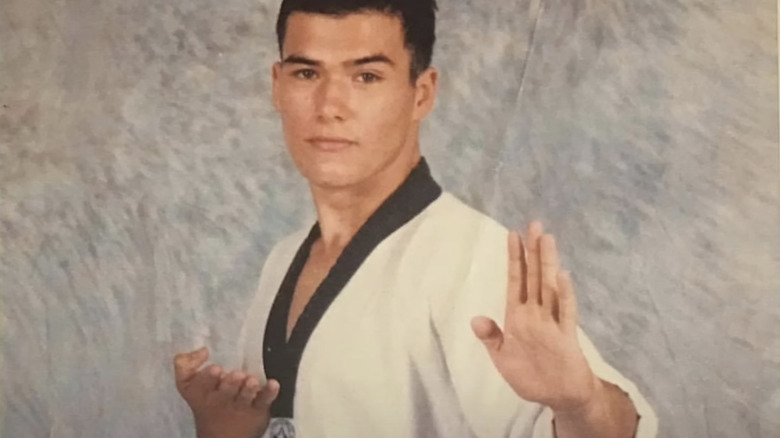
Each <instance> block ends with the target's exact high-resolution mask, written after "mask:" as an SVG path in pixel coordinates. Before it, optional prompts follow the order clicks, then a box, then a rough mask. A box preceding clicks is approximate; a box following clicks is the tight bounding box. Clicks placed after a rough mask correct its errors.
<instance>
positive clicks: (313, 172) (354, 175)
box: [301, 161, 366, 189]
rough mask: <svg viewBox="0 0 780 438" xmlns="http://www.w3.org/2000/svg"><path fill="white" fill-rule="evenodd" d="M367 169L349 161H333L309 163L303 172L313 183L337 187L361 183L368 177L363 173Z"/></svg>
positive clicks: (325, 186)
mask: <svg viewBox="0 0 780 438" xmlns="http://www.w3.org/2000/svg"><path fill="white" fill-rule="evenodd" d="M361 170H362V172H361ZM365 170H366V169H365V168H363V169H360V168H356V167H355V166H354V165H350V164H348V163H344V162H333V161H331V162H326V163H322V162H314V163H311V162H310V163H307V165H305V166H304V167H303V168H302V169H301V173H302V174H303V177H304V178H306V180H308V181H309V184H311V185H314V186H317V187H322V188H333V189H336V188H342V187H348V186H352V185H355V184H357V183H359V182H360V181H362V180H363V179H364V178H365V177H366V175H364V174H363V172H364V171H365Z"/></svg>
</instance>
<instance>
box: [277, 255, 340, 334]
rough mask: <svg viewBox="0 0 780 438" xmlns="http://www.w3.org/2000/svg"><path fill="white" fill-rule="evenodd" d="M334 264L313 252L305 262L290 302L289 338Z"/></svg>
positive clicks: (288, 318) (288, 316)
mask: <svg viewBox="0 0 780 438" xmlns="http://www.w3.org/2000/svg"><path fill="white" fill-rule="evenodd" d="M332 265H333V261H332V260H331V259H328V258H325V257H319V256H316V255H314V254H312V256H311V257H309V259H308V260H307V261H306V264H304V266H303V269H302V270H301V274H300V276H299V277H298V281H297V282H296V284H295V291H294V292H293V296H292V302H291V303H290V312H289V314H288V315H287V327H286V328H287V332H286V333H287V338H288V339H289V337H290V334H291V333H292V330H293V328H294V327H295V324H296V323H297V321H298V318H299V317H300V316H301V314H302V313H303V311H304V309H305V308H306V305H307V304H308V303H309V301H311V297H312V296H313V295H314V293H315V292H316V291H317V288H318V287H319V285H320V284H321V283H322V281H323V280H324V279H325V277H326V276H327V275H328V271H329V270H330V268H331V266H332Z"/></svg>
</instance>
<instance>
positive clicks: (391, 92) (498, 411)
mask: <svg viewBox="0 0 780 438" xmlns="http://www.w3.org/2000/svg"><path fill="white" fill-rule="evenodd" d="M435 9H436V6H435V1H434V0H429V1H422V0H397V1H392V0H384V1H382V0H376V1H371V0H364V1H359V0H351V1H350V0H342V1H338V0H331V1H326V0H285V1H284V2H283V4H282V7H281V11H280V14H279V19H278V24H277V33H278V36H279V45H280V52H281V61H280V62H277V63H276V64H275V65H274V66H273V94H274V105H275V107H276V109H277V110H278V111H279V113H280V114H281V118H282V122H283V125H284V134H285V141H286V143H287V146H288V148H289V151H290V154H291V156H292V158H293V160H294V162H295V164H296V166H297V167H298V169H299V171H300V172H301V174H302V175H303V176H304V177H305V178H306V179H307V180H308V182H309V186H310V188H311V193H312V197H313V200H314V203H315V206H316V211H317V219H318V220H317V223H316V224H315V225H314V226H313V227H311V228H310V229H306V230H301V231H299V232H297V233H295V234H293V235H291V236H288V237H287V238H285V239H284V240H282V241H281V242H280V243H279V244H277V246H276V247H274V249H273V250H272V252H271V253H270V255H269V256H268V259H267V260H266V263H265V266H264V268H263V270H262V274H261V279H260V286H259V291H258V294H257V296H256V299H255V301H254V303H253V305H252V306H251V308H250V309H249V311H248V314H247V319H246V322H245V324H244V328H243V330H242V336H241V343H240V345H239V348H240V349H241V350H242V351H241V353H242V360H241V363H242V367H243V368H242V369H241V370H236V371H232V372H229V373H228V372H225V371H223V370H222V369H221V368H220V367H219V366H217V365H211V366H209V367H205V368H203V369H200V368H201V366H202V365H203V364H204V363H205V361H206V360H207V357H208V352H207V350H206V349H205V348H202V349H200V350H197V351H195V352H190V353H183V354H180V355H177V357H176V358H175V360H174V362H175V369H176V380H177V387H178V389H179V391H180V393H181V395H182V396H183V397H184V399H185V400H186V401H187V403H188V404H189V405H190V407H191V408H192V411H193V414H194V417H195V423H196V428H197V431H198V436H199V437H201V438H207V437H208V438H216V437H220V438H222V437H225V438H228V437H230V438H234V437H235V438H250V437H256V436H260V435H262V434H265V435H266V436H273V437H281V436H285V437H287V436H300V437H385V436H387V437H485V438H494V437H505V436H511V437H553V436H557V437H559V438H565V437H599V438H609V437H615V438H628V437H632V436H641V437H651V436H654V435H655V429H656V420H655V417H654V414H653V412H652V410H651V409H650V408H649V407H648V406H647V404H646V402H645V401H644V399H643V398H642V396H641V395H640V394H639V393H638V392H637V391H636V388H635V387H634V385H633V384H631V382H629V381H627V380H626V379H625V378H623V377H622V376H621V375H620V374H619V373H617V372H616V371H615V370H614V369H613V368H611V367H610V366H609V365H607V364H606V363H605V362H604V361H603V360H602V359H601V358H600V356H599V354H598V352H597V351H596V350H595V349H594V347H593V345H592V344H591V343H590V341H589V340H588V338H587V337H586V336H585V335H584V334H583V333H582V331H581V330H579V328H578V325H577V311H576V305H575V300H574V291H573V286H572V283H571V278H570V276H569V275H568V274H567V273H566V272H565V271H562V270H561V269H560V266H559V263H558V255H557V250H556V245H555V240H554V238H553V236H551V235H549V234H544V233H543V229H542V225H541V224H540V223H539V222H533V223H531V225H530V226H529V228H528V231H527V234H526V236H525V239H524V240H522V239H521V238H520V236H519V235H518V233H516V232H508V231H507V230H506V229H505V228H504V227H502V226H501V225H499V224H498V223H496V222H494V221H493V220H491V219H490V218H488V217H486V216H484V215H482V214H481V213H478V212H476V211H474V210H472V209H471V208H469V207H467V206H466V205H464V204H462V203H461V202H460V201H458V200H457V199H455V198H454V197H453V196H452V195H450V194H448V193H446V192H444V193H443V192H442V190H441V189H440V187H439V186H438V185H437V184H436V182H435V181H434V180H433V179H432V178H431V176H430V173H429V171H428V167H427V164H426V162H425V160H424V159H422V158H421V155H420V146H419V142H418V132H419V127H420V122H421V121H422V120H423V118H425V116H427V114H428V113H429V112H430V111H431V109H432V107H433V103H434V98H435V96H436V86H437V72H436V70H435V69H434V68H432V67H430V66H429V64H430V60H431V52H432V48H433V42H434V19H435V17H434V16H435ZM499 324H500V325H499ZM500 327H503V328H500ZM624 391H626V392H628V394H627V393H626V392H624Z"/></svg>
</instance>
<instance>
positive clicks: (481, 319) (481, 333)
mask: <svg viewBox="0 0 780 438" xmlns="http://www.w3.org/2000/svg"><path fill="white" fill-rule="evenodd" d="M471 329H472V330H473V331H474V334H475V335H476V336H477V338H478V339H479V340H480V341H482V343H483V344H484V345H485V348H487V350H488V352H489V353H490V354H491V355H492V354H493V353H497V352H498V351H499V350H500V349H501V344H503V343H504V334H503V333H502V332H501V328H499V327H498V324H496V322H495V321H493V320H492V319H490V318H487V317H485V316H477V317H476V318H474V319H472V320H471Z"/></svg>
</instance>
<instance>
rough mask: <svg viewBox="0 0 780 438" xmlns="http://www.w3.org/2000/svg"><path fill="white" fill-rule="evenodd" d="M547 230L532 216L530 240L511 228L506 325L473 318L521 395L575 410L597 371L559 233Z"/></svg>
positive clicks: (587, 393) (585, 398) (586, 397)
mask: <svg viewBox="0 0 780 438" xmlns="http://www.w3.org/2000/svg"><path fill="white" fill-rule="evenodd" d="M543 233H544V229H543V227H542V224H541V222H538V221H534V222H532V223H531V224H530V225H529V227H528V235H527V238H526V245H525V246H524V245H523V242H522V240H521V238H520V236H519V235H518V233H517V232H514V231H512V232H510V233H509V237H508V247H509V248H508V252H509V278H508V283H507V295H506V313H505V317H504V330H503V331H502V330H501V328H499V326H498V324H497V323H496V322H495V321H493V320H492V319H490V318H487V317H484V316H479V317H476V318H474V319H473V320H472V323H471V324H472V328H473V330H474V333H475V334H476V336H477V337H478V338H479V339H480V340H481V341H482V342H483V343H484V345H485V347H486V348H487V351H488V353H489V354H490V357H491V359H492V360H493V363H494V364H495V366H496V368H497V369H498V371H499V372H500V373H501V375H502V376H503V377H504V379H505V380H506V381H507V382H508V383H509V385H510V386H511V387H512V389H514V391H515V392H516V393H517V394H518V395H519V396H520V397H522V398H524V399H526V400H529V401H533V402H537V403H541V404H544V405H546V406H549V407H551V408H552V409H554V410H556V411H569V410H576V409H579V408H580V407H582V406H585V405H586V404H587V403H588V402H589V401H590V400H591V397H592V395H593V393H594V390H595V387H596V385H597V377H596V376H595V375H594V374H593V372H592V371H591V369H590V366H589V365H588V362H587V360H586V359H585V356H584V355H583V353H582V351H581V350H580V348H579V343H578V340H577V306H576V302H575V297H574V288H573V286H572V282H571V277H570V276H569V274H568V273H566V272H564V271H561V269H560V266H559V261H558V251H557V249H556V245H555V238H554V237H553V236H552V235H549V234H543Z"/></svg>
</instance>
